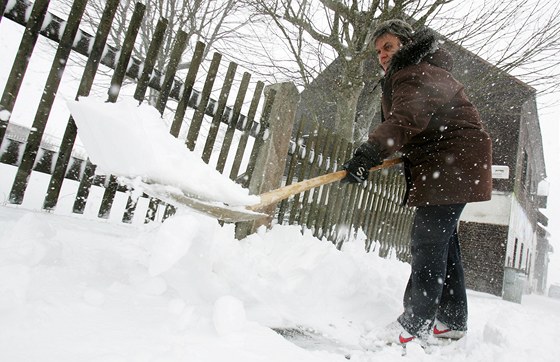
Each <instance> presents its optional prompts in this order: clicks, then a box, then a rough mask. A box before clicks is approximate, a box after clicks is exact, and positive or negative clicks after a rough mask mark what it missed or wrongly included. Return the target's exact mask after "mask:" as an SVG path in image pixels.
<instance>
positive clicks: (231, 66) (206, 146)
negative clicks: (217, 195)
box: [202, 62, 237, 163]
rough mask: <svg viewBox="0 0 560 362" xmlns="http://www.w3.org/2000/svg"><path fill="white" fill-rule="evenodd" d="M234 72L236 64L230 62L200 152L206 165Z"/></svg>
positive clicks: (220, 121)
mask: <svg viewBox="0 0 560 362" xmlns="http://www.w3.org/2000/svg"><path fill="white" fill-rule="evenodd" d="M236 71H237V64H236V63H234V62H230V63H229V66H228V70H227V73H226V77H225V80H224V83H223V85H222V90H221V91H220V96H219V97H218V105H217V109H216V111H215V112H214V117H212V122H211V123H210V129H209V130H208V136H206V142H205V143H204V149H203V150H202V160H203V161H204V162H206V163H210V156H212V150H213V149H214V144H215V143H216V137H217V136H218V131H219V130H220V124H221V123H222V117H223V115H224V110H225V109H226V102H227V100H228V97H229V92H230V90H231V86H232V84H233V78H234V77H235V72H236Z"/></svg>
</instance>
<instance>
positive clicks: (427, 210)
mask: <svg viewBox="0 0 560 362" xmlns="http://www.w3.org/2000/svg"><path fill="white" fill-rule="evenodd" d="M464 207H465V204H456V205H431V206H420V207H417V209H416V216H415V218H414V223H413V226H412V235H411V242H410V252H411V254H412V260H411V268H412V271H411V274H410V278H409V280H408V284H407V286H406V290H405V293H404V300H403V304H404V313H403V314H402V315H400V316H399V318H398V321H399V322H400V323H401V325H402V326H403V327H404V328H405V329H406V330H407V331H408V332H409V333H411V334H413V335H421V334H423V333H428V332H429V331H430V329H431V328H432V325H433V322H434V319H435V318H437V319H438V320H440V321H441V322H443V323H445V324H446V325H447V326H448V327H449V328H451V329H455V330H461V331H466V330H467V316H468V313H467V293H466V290H465V278H464V273H463V264H462V262H461V251H460V247H459V238H458V236H457V224H458V222H459V217H460V216H461V212H462V211H463V208H464Z"/></svg>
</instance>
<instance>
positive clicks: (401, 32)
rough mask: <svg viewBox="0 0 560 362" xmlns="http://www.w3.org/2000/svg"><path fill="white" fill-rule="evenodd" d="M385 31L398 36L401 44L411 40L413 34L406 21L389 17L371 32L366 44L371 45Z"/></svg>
mask: <svg viewBox="0 0 560 362" xmlns="http://www.w3.org/2000/svg"><path fill="white" fill-rule="evenodd" d="M386 33H389V34H393V35H394V36H396V37H397V38H399V40H400V41H401V43H402V44H403V45H404V44H407V43H409V42H411V41H412V38H413V36H414V30H413V29H412V27H411V26H410V25H409V24H408V23H407V22H406V21H404V20H401V19H391V20H387V21H384V22H382V23H380V24H378V25H377V27H376V28H375V30H374V31H373V33H371V36H370V41H369V42H368V45H369V46H370V47H372V46H373V44H374V43H375V41H376V40H377V38H379V37H380V36H382V35H383V34H386Z"/></svg>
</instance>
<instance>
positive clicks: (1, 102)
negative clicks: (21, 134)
mask: <svg viewBox="0 0 560 362" xmlns="http://www.w3.org/2000/svg"><path fill="white" fill-rule="evenodd" d="M48 6H49V0H37V1H35V4H33V9H32V10H31V14H30V16H29V20H28V21H27V25H26V26H25V31H24V33H23V37H22V39H21V42H20V45H19V48H18V51H17V54H16V58H15V60H14V63H13V65H12V69H11V71H10V75H9V76H8V81H7V82H6V86H5V87H4V92H3V93H2V98H1V99H0V111H8V112H9V114H10V115H11V113H12V111H13V110H14V105H15V103H16V98H17V96H18V94H19V89H20V88H21V84H22V82H23V77H24V76H25V72H26V71H27V66H28V65H29V60H30V59H31V54H32V53H33V49H34V48H35V44H36V43H37V39H38V38H39V30H40V29H41V26H42V25H43V21H44V20H45V16H46V14H47V8H48ZM17 13H18V14H19V13H20V12H17ZM8 122H9V119H8V120H3V119H0V148H1V147H2V143H3V140H4V135H5V134H6V129H7V128H8Z"/></svg>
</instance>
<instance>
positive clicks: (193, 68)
mask: <svg viewBox="0 0 560 362" xmlns="http://www.w3.org/2000/svg"><path fill="white" fill-rule="evenodd" d="M205 49H206V44H204V43H202V42H197V43H196V46H195V48H194V54H193V57H192V60H191V63H190V65H189V70H188V72H187V77H186V78H185V84H184V89H183V94H182V96H181V99H180V100H179V103H178V104H177V109H176V110H175V115H174V117H173V122H172V123H171V128H170V130H169V133H171V135H173V136H174V137H179V132H180V131H181V125H182V124H183V118H185V112H186V110H187V106H188V105H189V103H190V100H191V95H192V93H193V89H194V82H195V80H196V75H197V73H198V69H199V68H200V64H201V63H202V60H203V59H204V50H205Z"/></svg>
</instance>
